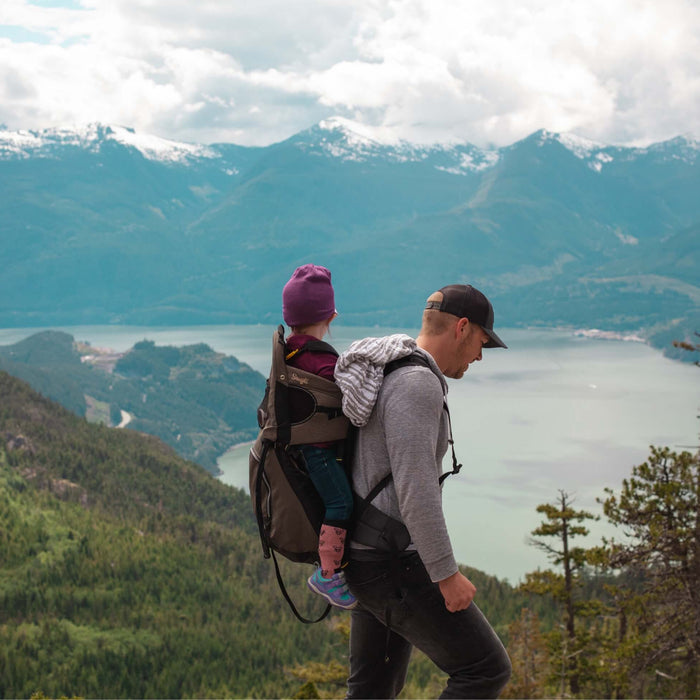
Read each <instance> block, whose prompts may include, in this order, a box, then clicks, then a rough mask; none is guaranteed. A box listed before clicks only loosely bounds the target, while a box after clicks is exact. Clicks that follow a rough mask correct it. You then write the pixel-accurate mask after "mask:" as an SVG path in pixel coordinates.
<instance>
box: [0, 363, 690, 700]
mask: <svg viewBox="0 0 700 700" xmlns="http://www.w3.org/2000/svg"><path fill="white" fill-rule="evenodd" d="M0 397H2V401H0V564H1V565H0V696H2V697H17V698H19V697H26V698H29V697H31V696H34V697H37V698H38V697H64V696H65V697H86V698H89V697H113V698H159V697H160V698H162V697H168V698H177V697H191V698H195V697H196V698H205V697H231V698H244V697H255V698H270V697H328V698H340V697H343V696H344V692H345V690H344V682H345V676H346V670H347V631H348V622H349V615H348V614H347V613H345V612H341V611H333V613H331V615H330V616H329V618H328V619H326V620H324V621H323V622H322V623H319V624H317V625H311V626H308V625H301V624H300V623H299V622H298V621H297V620H296V619H295V618H294V617H293V615H292V614H291V612H290V610H289V609H288V607H287V605H286V603H285V601H284V600H283V598H282V596H281V595H280V593H279V590H278V587H277V581H276V579H275V575H274V569H273V567H272V564H271V562H270V561H269V560H265V559H264V558H263V556H262V550H261V547H260V543H259V538H258V535H257V529H256V525H255V523H254V521H253V516H252V512H251V507H250V502H249V499H248V497H247V495H246V494H245V493H244V492H242V491H240V490H238V489H235V488H233V487H230V486H226V485H225V484H222V483H221V482H219V481H218V480H217V479H215V478H213V477H212V476H211V475H210V474H209V473H207V471H206V470H205V469H204V468H202V467H201V466H200V465H198V464H195V463H193V462H189V461H187V460H185V459H183V458H182V457H181V456H179V455H178V454H177V453H176V452H175V451H174V450H173V449H172V448H171V447H169V446H167V445H165V444H164V443H163V442H162V441H161V440H159V439H157V438H156V437H152V436H148V435H143V434H140V433H137V432H135V431H125V430H114V429H111V428H108V427H106V426H104V425H99V424H93V423H89V422H87V421H86V420H85V419H84V418H82V417H79V416H76V415H75V414H73V413H72V412H70V411H68V410H67V409H65V408H63V407H62V406H60V405H58V404H56V403H54V402H52V401H51V400H49V399H46V398H44V397H43V396H41V395H40V394H38V393H37V392H36V391H34V390H33V389H32V388H30V387H29V386H28V385H27V384H26V383H25V382H23V381H20V380H18V379H16V378H14V377H13V376H11V375H9V374H7V373H5V372H2V371H0ZM699 472H700V470H699V462H698V456H697V454H691V453H688V452H683V453H680V454H677V453H674V452H671V451H670V450H668V449H666V448H652V449H651V452H650V455H649V459H648V460H647V462H645V463H644V464H642V465H639V466H637V467H635V468H634V470H633V472H632V474H631V475H630V477H629V478H628V479H627V480H625V482H624V483H623V484H621V486H620V489H619V490H616V491H614V492H613V491H610V492H607V493H603V494H601V499H600V500H601V508H602V512H603V516H604V517H606V518H608V519H609V520H610V522H612V523H614V524H616V525H618V526H619V528H620V538H619V541H617V540H616V541H610V542H602V543H600V544H599V545H598V546H594V547H586V548H584V547H582V546H579V542H581V541H583V540H584V539H585V535H586V533H587V528H586V523H587V521H588V520H589V519H591V518H593V517H594V515H593V514H591V513H587V512H585V511H581V510H577V509H575V508H574V505H575V504H574V499H573V498H572V497H571V496H570V495H569V494H567V493H565V492H560V493H559V494H553V498H552V501H551V502H550V503H545V504H540V505H539V506H536V504H533V508H534V507H537V509H538V511H539V513H540V514H541V516H542V522H541V525H540V526H539V527H538V528H537V529H536V530H535V531H534V532H533V533H532V539H533V543H534V545H535V546H539V547H541V548H542V549H544V550H545V552H546V553H547V554H548V556H549V558H550V561H551V569H550V570H547V571H537V572H533V573H532V574H530V575H528V576H527V577H526V580H525V581H524V583H522V584H521V585H520V586H519V587H517V588H514V587H513V586H511V585H510V584H508V583H506V582H503V581H499V580H498V579H496V578H494V577H491V576H488V575H487V574H485V573H483V572H479V571H476V570H472V569H468V568H464V572H465V574H466V575H467V576H469V577H470V578H471V579H472V581H473V582H474V583H475V585H476V586H477V589H478V593H477V596H478V601H479V605H480V607H481V608H482V610H484V612H485V614H486V615H487V616H488V618H489V619H490V620H491V621H492V623H493V624H494V627H495V628H496V631H497V632H498V633H499V635H500V636H501V638H502V639H503V641H504V643H505V644H506V646H507V648H508V650H509V653H510V655H511V659H512V661H513V671H514V672H513V678H512V681H511V683H510V684H509V686H507V688H506V690H505V695H506V696H507V697H523V698H524V697H532V698H539V697H581V698H590V697H610V698H613V697H614V698H624V697H689V698H690V697H698V668H699V664H700V507H699V505H700V474H699ZM595 517H597V516H595ZM281 565H282V570H283V575H284V578H285V580H286V581H287V583H288V587H289V589H290V592H291V595H292V596H293V598H294V599H295V600H296V601H297V602H298V604H299V606H300V607H301V608H302V610H303V611H304V612H305V613H306V614H308V615H313V614H316V615H317V614H318V613H319V612H320V610H321V609H322V606H321V605H320V603H319V601H318V600H314V599H313V597H312V596H311V594H309V593H308V592H307V591H306V589H305V586H304V580H305V578H306V576H307V575H308V573H309V570H308V569H307V567H304V566H301V565H296V564H291V563H288V562H285V561H283V562H281ZM443 681H444V677H443V676H442V674H441V673H440V672H439V671H438V670H437V669H436V668H435V667H434V666H433V665H432V664H431V663H430V662H429V661H428V660H427V659H425V658H424V657H422V656H421V655H420V654H419V653H416V654H415V657H414V660H413V662H412V664H411V668H410V672H409V678H408V681H407V685H406V688H405V689H404V691H403V693H402V697H406V698H409V697H425V698H427V697H437V695H439V693H440V692H441V690H442V683H443Z"/></svg>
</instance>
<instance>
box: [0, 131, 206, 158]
mask: <svg viewBox="0 0 700 700" xmlns="http://www.w3.org/2000/svg"><path fill="white" fill-rule="evenodd" d="M109 141H112V142H116V143H119V144H121V145H122V146H126V147H129V148H134V149H136V150H137V151H139V152H140V153H141V154H142V155H143V157H144V158H147V159H149V160H156V161H161V162H171V163H183V162H186V161H188V160H191V159H198V158H218V157H219V155H218V153H217V152H216V151H214V150H213V149H211V148H209V147H207V146H201V145H195V144H189V143H181V142H177V141H170V140H168V139H164V138H160V137H158V136H152V135H150V134H142V133H137V132H136V131H134V130H133V129H131V128H128V127H124V126H112V125H105V124H98V123H94V124H87V125H85V126H81V127H75V128H51V129H42V130H38V131H32V130H21V131H11V130H8V129H0V159H3V160H7V159H24V158H30V157H40V158H41V157H44V158H51V157H56V155H57V154H58V152H59V151H60V150H61V149H63V148H81V149H84V150H89V151H93V152H95V151H99V150H100V148H101V147H102V145H103V144H105V143H107V142H109Z"/></svg>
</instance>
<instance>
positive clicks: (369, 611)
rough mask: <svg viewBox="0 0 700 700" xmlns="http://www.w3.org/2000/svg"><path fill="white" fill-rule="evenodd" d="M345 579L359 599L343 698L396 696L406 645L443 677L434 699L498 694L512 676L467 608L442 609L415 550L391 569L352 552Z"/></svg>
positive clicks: (492, 638) (484, 625)
mask: <svg viewBox="0 0 700 700" xmlns="http://www.w3.org/2000/svg"><path fill="white" fill-rule="evenodd" d="M345 578H346V580H347V582H348V585H349V587H350V591H351V592H352V594H353V595H354V596H355V597H356V598H357V599H358V601H359V602H360V605H359V606H358V607H357V608H355V609H354V610H353V611H352V627H351V632H350V677H349V678H348V695H347V697H348V698H395V697H396V696H397V695H398V693H399V692H400V691H401V689H402V688H403V685H404V681H405V680H406V671H407V669H408V662H409V658H410V655H411V649H412V647H413V646H415V647H418V648H419V649H421V650H422V651H423V652H424V653H425V654H426V655H427V656H428V657H429V658H430V659H431V660H432V661H433V663H435V665H436V666H438V667H439V668H440V669H442V670H443V671H444V672H445V673H447V674H448V675H449V679H448V681H447V686H446V687H445V689H444V690H443V692H442V695H441V696H440V697H442V698H495V697H498V695H499V693H500V692H501V690H503V687H504V686H505V684H506V683H507V682H508V679H509V678H510V671H511V666H510V659H509V658H508V654H507V653H506V650H505V649H504V648H503V645H502V644H501V641H500V640H499V639H498V637H497V636H496V633H495V632H494V631H493V629H492V628H491V625H489V623H488V621H487V620H486V618H485V617H484V615H483V614H482V612H481V611H480V610H479V608H478V607H477V606H476V605H475V604H474V603H472V604H471V605H470V606H469V607H468V608H467V609H466V610H460V611H459V612H456V613H451V612H449V611H448V610H447V608H446V607H445V601H444V599H443V597H442V594H441V593H440V589H439V587H438V585H437V584H436V583H432V582H431V580H430V577H429V576H428V573H427V571H426V570H425V567H424V566H423V562H422V561H421V560H420V557H419V556H418V554H417V553H411V554H410V555H408V556H405V557H403V558H402V559H400V560H399V561H398V563H397V564H396V565H394V566H393V567H392V565H391V563H390V562H387V561H358V560H357V559H353V557H352V555H351V557H350V562H349V564H348V566H347V568H346V569H345ZM477 595H478V594H477ZM387 627H389V628H390V631H389V630H388V629H387Z"/></svg>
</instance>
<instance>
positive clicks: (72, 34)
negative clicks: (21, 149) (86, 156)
mask: <svg viewBox="0 0 700 700" xmlns="http://www.w3.org/2000/svg"><path fill="white" fill-rule="evenodd" d="M80 2H81V8H82V9H76V7H78V5H77V3H76V0H70V1H68V0H67V2H66V3H65V6H64V7H38V6H34V5H31V4H30V2H29V0H3V3H2V6H1V7H0V122H4V123H6V124H8V126H10V127H12V128H40V127H44V126H52V125H63V124H66V123H80V122H85V121H95V120H99V121H104V122H109V123H121V124H127V125H130V126H133V127H135V128H136V129H137V130H145V131H153V132H155V133H157V134H158V135H161V136H164V137H168V138H175V139H182V140H189V141H199V142H212V141H236V142H238V143H257V144H264V143H270V142H272V141H275V140H280V139H282V138H286V137H288V136H290V135H291V134H293V133H295V132H296V131H299V130H300V129H303V128H306V127H308V126H310V125H311V124H313V123H315V122H317V121H319V120H320V119H323V118H326V117H329V116H332V115H334V114H337V115H340V116H342V117H346V118H350V119H353V120H355V121H358V122H361V123H364V124H365V125H366V127H367V128H368V129H374V130H375V132H374V133H376V134H377V135H379V136H381V137H383V138H405V139H409V140H415V141H419V142H429V141H436V140H439V141H447V140H460V141H471V142H474V143H476V144H479V145H485V144H487V143H495V144H498V145H501V144H504V143H510V142H512V141H514V140H516V139H518V138H522V137H523V136H526V135H527V134H529V133H531V132H532V131H535V130H536V129H539V128H546V129H548V130H551V131H573V132H576V133H579V134H581V135H584V136H588V137H590V138H594V139H597V140H600V141H603V142H615V143H631V142H635V143H648V142H650V141H655V140H661V139H664V138H668V137H671V136H674V135H676V134H678V133H692V134H694V135H696V136H698V135H700V77H699V76H700V65H699V64H700V40H699V36H700V10H699V9H698V8H697V7H696V5H695V3H693V2H691V1H690V0H667V1H666V2H664V3H658V2H656V0H617V1H616V2H613V3H611V2H609V0H587V1H586V2H585V3H583V2H580V0H577V1H574V0H517V1H516V0H492V1H491V2H490V3H483V2H482V1H481V0H298V1H297V2H294V3H289V1H288V0H286V1H285V2H282V0H259V1H258V2H256V3H243V2H236V1H233V2H231V0H201V1H199V2H197V3H192V2H191V0H151V1H150V2H148V3H144V2H143V1H142V0H80ZM3 26H5V27H9V28H14V29H15V30H17V29H18V28H21V29H22V30H23V31H25V39H26V38H27V37H28V38H30V39H32V38H33V40H21V39H20V38H18V37H19V35H18V33H17V31H10V30H6V31H5V32H4V33H3V31H2V27H3ZM2 37H5V38H2ZM37 37H40V38H39V39H37Z"/></svg>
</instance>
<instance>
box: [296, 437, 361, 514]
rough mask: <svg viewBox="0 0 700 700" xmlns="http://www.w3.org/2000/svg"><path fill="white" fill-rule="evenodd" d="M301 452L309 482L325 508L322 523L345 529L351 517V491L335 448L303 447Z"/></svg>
mask: <svg viewBox="0 0 700 700" xmlns="http://www.w3.org/2000/svg"><path fill="white" fill-rule="evenodd" d="M301 451H302V454H303V455H304V461H305V462H306V468H307V470H308V472H309V476H310V477H311V482H312V483H313V485H314V487H315V488H316V490H317V491H318V494H319V496H321V500H322V501H323V505H324V506H326V515H325V517H324V522H326V521H329V522H332V523H335V524H340V523H343V527H347V521H348V520H350V517H351V516H352V508H353V501H352V489H351V488H350V482H349V481H348V477H347V474H346V473H345V470H344V469H343V466H342V465H341V464H340V463H339V462H338V461H337V459H336V450H335V448H334V447H314V446H313V445H304V446H303V447H302V448H301Z"/></svg>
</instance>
